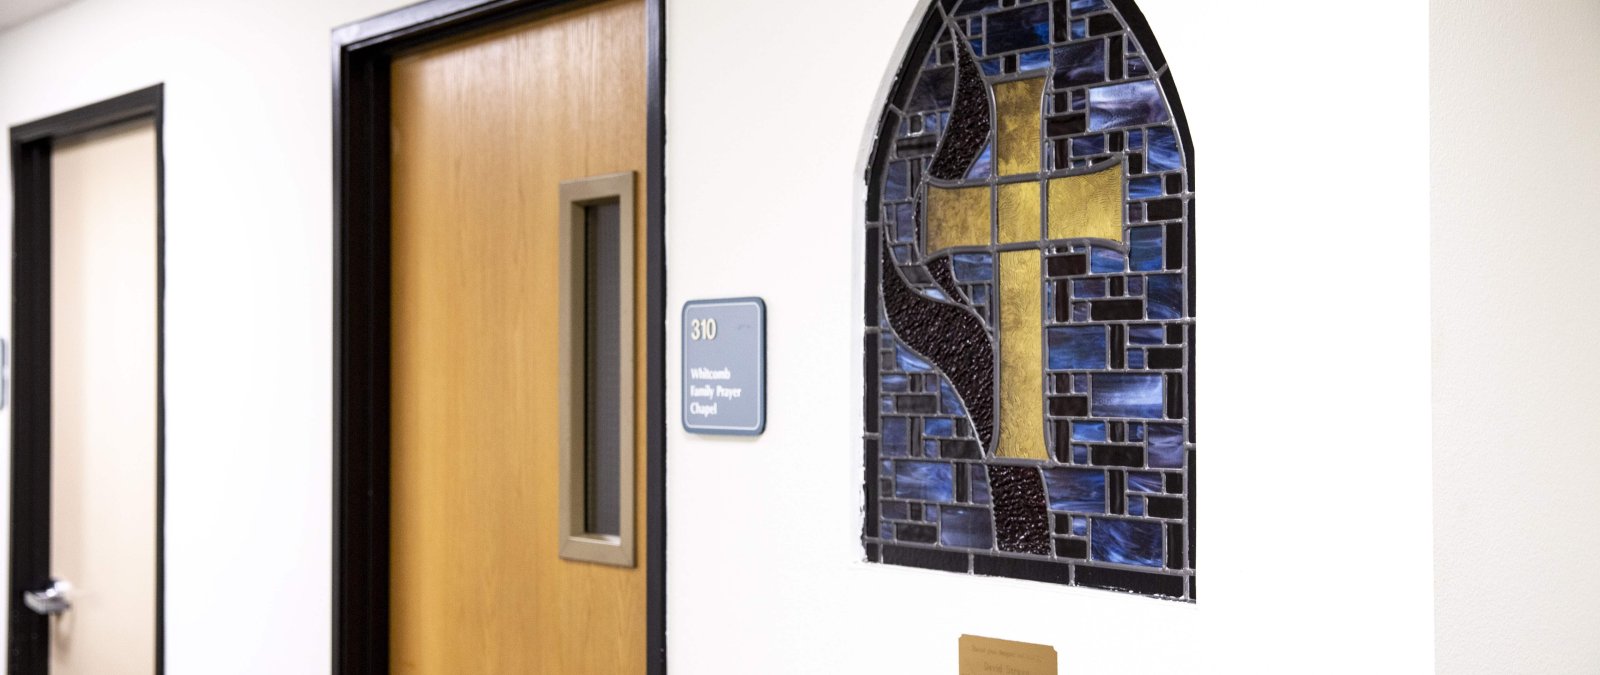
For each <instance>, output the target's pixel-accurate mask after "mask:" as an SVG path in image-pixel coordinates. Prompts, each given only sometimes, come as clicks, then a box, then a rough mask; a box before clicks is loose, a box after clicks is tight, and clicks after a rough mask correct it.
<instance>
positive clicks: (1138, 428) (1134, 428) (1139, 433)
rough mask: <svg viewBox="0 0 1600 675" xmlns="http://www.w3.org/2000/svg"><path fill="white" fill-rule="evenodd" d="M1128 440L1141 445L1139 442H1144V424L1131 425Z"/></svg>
mask: <svg viewBox="0 0 1600 675" xmlns="http://www.w3.org/2000/svg"><path fill="white" fill-rule="evenodd" d="M1128 440H1130V441H1133V442H1135V443H1139V442H1142V441H1144V425H1143V424H1129V425H1128Z"/></svg>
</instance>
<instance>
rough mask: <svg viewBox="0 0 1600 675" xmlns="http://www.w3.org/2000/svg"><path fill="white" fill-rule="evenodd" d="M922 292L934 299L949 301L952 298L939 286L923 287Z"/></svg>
mask: <svg viewBox="0 0 1600 675" xmlns="http://www.w3.org/2000/svg"><path fill="white" fill-rule="evenodd" d="M922 294H923V295H926V296H928V297H930V298H933V299H934V300H946V301H948V300H949V299H950V296H948V295H945V294H944V291H942V290H939V289H937V288H924V289H922Z"/></svg>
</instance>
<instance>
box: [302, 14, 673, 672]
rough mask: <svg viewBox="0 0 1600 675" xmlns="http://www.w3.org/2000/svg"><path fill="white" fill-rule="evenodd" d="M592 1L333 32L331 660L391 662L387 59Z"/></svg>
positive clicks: (656, 534)
mask: <svg viewBox="0 0 1600 675" xmlns="http://www.w3.org/2000/svg"><path fill="white" fill-rule="evenodd" d="M584 1H585V0H427V1H425V2H420V3H417V4H415V5H411V6H408V7H403V8H401V9H397V10H395V11H393V12H389V13H387V14H383V15H380V16H376V17H373V18H370V19H365V20H362V21H358V22H355V23H352V24H348V25H345V26H342V27H340V28H337V29H335V30H334V31H333V55H332V56H333V161H334V165H333V179H334V190H333V199H334V204H333V223H334V228H333V229H334V241H333V256H334V259H333V294H334V295H333V322H334V323H333V326H334V329H333V360H334V361H333V427H334V428H333V672H334V673H337V674H340V675H353V674H357V673H386V672H389V337H390V336H389V318H390V317H389V215H390V214H389V196H390V194H389V188H390V185H389V179H390V171H389V170H390V166H389V64H390V62H391V60H392V59H393V57H394V55H395V54H397V53H399V52H401V51H403V50H406V49H410V48H414V47H417V46H420V45H424V44H428V43H432V42H434V41H437V40H442V39H448V38H451V37H455V36H458V35H462V34H464V33H469V32H472V31H477V30H481V29H484V28H488V27H491V26H495V25H500V24H502V23H504V22H507V21H514V20H518V19H522V18H524V17H527V16H529V15H531V14H533V13H536V12H542V11H548V10H551V9H555V8H558V7H565V6H569V5H572V4H576V3H579V2H584ZM645 7H646V24H647V26H646V31H647V40H648V45H647V55H648V56H647V58H648V59H649V64H648V71H647V85H646V86H647V88H648V91H647V92H646V93H647V97H648V101H647V103H648V113H647V117H648V119H647V126H648V129H647V131H648V144H649V148H648V158H647V165H648V166H647V171H648V178H647V183H646V186H645V190H646V199H647V204H646V211H645V218H646V225H647V227H646V230H647V236H646V244H645V255H646V257H647V263H646V267H647V274H646V286H647V288H648V295H647V308H646V316H647V319H646V326H647V330H646V349H647V350H648V351H647V353H648V354H649V359H648V362H649V372H648V373H647V374H646V383H647V385H646V390H645V395H646V396H647V398H648V401H649V402H648V405H647V406H646V409H647V412H646V414H645V419H644V420H643V424H644V426H645V428H646V429H648V432H647V434H646V436H647V444H646V457H645V462H646V500H647V501H646V517H645V521H646V527H647V530H646V531H647V532H648V535H647V536H646V541H647V544H646V551H645V556H646V560H647V563H646V569H647V575H648V579H647V591H648V595H647V597H648V600H647V604H648V610H647V617H646V621H647V624H648V625H647V631H648V632H647V635H648V638H647V644H646V648H647V663H648V664H649V670H648V672H649V673H651V674H652V675H661V674H663V673H665V672H666V667H667V665H666V664H667V658H666V647H667V644H666V635H667V633H666V600H667V594H666V541H667V540H666V533H667V528H666V522H667V519H666V400H665V391H666V366H665V360H664V359H665V357H666V332H665V331H666V323H665V321H666V297H667V296H666V279H667V275H666V260H665V246H664V240H663V234H664V224H663V223H664V218H665V215H666V207H665V201H664V200H665V196H666V195H665V193H666V190H665V180H664V178H665V176H664V169H665V162H664V151H665V147H666V136H665V134H666V126H665V116H664V113H663V101H664V98H663V97H664V93H665V82H666V71H665V65H666V63H665V61H666V40H665V11H666V0H645Z"/></svg>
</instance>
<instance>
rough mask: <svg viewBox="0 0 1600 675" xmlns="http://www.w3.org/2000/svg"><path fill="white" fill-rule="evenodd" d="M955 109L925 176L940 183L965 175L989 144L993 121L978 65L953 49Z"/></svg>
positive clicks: (970, 58)
mask: <svg viewBox="0 0 1600 675" xmlns="http://www.w3.org/2000/svg"><path fill="white" fill-rule="evenodd" d="M957 54H958V58H957V63H958V66H957V68H956V70H957V73H958V75H957V77H956V100H955V108H954V109H953V110H952V111H951V112H950V127H949V128H948V129H946V130H945V133H944V140H943V142H941V143H940V145H939V152H938V154H936V155H934V157H933V165H932V166H930V167H928V175H930V176H933V177H934V178H938V179H940V180H959V179H960V178H961V177H963V176H966V175H967V170H968V169H970V168H971V167H972V161H973V160H975V159H977V158H978V155H979V153H982V152H983V146H984V145H985V144H987V143H988V142H989V130H990V129H991V128H993V121H992V120H991V119H990V118H989V115H990V113H989V86H988V85H987V84H985V83H984V81H983V76H982V75H979V74H978V64H977V63H975V62H974V61H973V60H972V55H971V54H969V53H967V50H966V49H960V50H957Z"/></svg>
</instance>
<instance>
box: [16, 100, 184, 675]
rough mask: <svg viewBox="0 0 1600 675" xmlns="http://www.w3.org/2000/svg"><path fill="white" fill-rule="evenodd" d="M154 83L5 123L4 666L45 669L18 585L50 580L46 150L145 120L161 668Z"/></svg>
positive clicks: (161, 319) (162, 480) (162, 257)
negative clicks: (149, 125)
mask: <svg viewBox="0 0 1600 675" xmlns="http://www.w3.org/2000/svg"><path fill="white" fill-rule="evenodd" d="M163 91H164V90H163V87H162V85H159V84H157V85H155V86H152V87H148V88H145V89H140V90H138V91H135V92H131V93H128V94H124V95H122V96H118V97H116V98H112V99H108V100H105V101H101V102H99V103H94V104H91V105H87V106H84V107H82V108H77V109H75V110H71V111H68V112H64V113H61V114H59V115H55V116H52V117H47V118H45V119H42V120H38V121H36V122H30V123H28V124H23V125H21V126H17V127H12V129H11V181H12V190H13V193H12V208H13V211H14V218H13V221H12V223H13V224H12V242H13V243H12V261H13V262H12V268H11V288H12V299H11V332H12V336H11V350H10V353H11V355H12V358H11V363H12V366H11V368H12V372H11V387H12V391H11V396H10V397H9V398H10V401H11V405H12V406H13V407H12V410H11V541H10V545H11V569H10V574H9V584H8V589H7V593H8V595H7V600H6V603H7V607H8V611H7V631H8V633H7V634H8V637H9V640H10V645H9V650H8V651H9V654H8V655H7V662H6V663H7V672H8V673H11V674H12V675H44V674H45V673H46V672H47V671H48V670H49V667H50V664H49V655H50V649H49V646H50V645H49V639H50V637H49V635H50V634H49V630H50V624H49V619H48V618H47V617H45V616H43V615H40V614H37V613H35V612H34V611H33V610H30V609H28V608H27V607H26V606H25V605H24V604H23V601H22V593H23V591H24V590H28V589H35V588H42V587H44V586H45V585H47V584H48V582H49V580H50V442H51V441H50V354H51V350H50V338H51V327H50V313H51V309H50V302H51V292H50V283H51V280H50V264H51V263H50V239H51V230H50V227H51V225H50V156H51V150H52V148H53V147H54V145H55V142H56V141H57V140H59V139H62V138H66V137H70V136H78V135H82V134H85V133H89V132H92V131H97V130H100V129H104V128H107V127H112V126H116V125H120V124H124V123H127V122H134V121H139V120H145V119H149V120H152V121H153V122H154V123H155V132H156V532H155V536H156V579H155V592H156V603H155V605H156V618H155V623H156V635H155V640H156V649H155V653H156V663H155V672H156V673H157V674H158V675H159V674H160V673H162V672H164V671H165V669H166V618H165V616H166V611H165V600H164V598H165V596H166V590H165V589H166V553H165V551H166V533H165V530H166V473H167V471H166V466H167V462H166V447H167V443H166V394H165V392H166V366H165V364H166V275H167V273H166V163H165V159H164V155H163V150H162V148H163V147H164V145H165V143H164V141H163V134H164V131H163V127H164V124H163V114H162V107H163V103H162V102H163V99H164V95H163Z"/></svg>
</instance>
